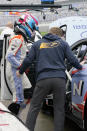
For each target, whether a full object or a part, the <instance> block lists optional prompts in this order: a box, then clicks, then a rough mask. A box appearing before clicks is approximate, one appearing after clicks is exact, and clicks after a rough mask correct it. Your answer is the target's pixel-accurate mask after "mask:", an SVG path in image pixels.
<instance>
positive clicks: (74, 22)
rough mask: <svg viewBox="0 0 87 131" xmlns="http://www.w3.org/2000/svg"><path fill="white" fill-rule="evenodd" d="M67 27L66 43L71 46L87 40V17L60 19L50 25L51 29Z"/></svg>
mask: <svg viewBox="0 0 87 131" xmlns="http://www.w3.org/2000/svg"><path fill="white" fill-rule="evenodd" d="M63 25H65V26H66V41H67V42H68V44H69V45H70V46H71V45H72V44H74V43H75V42H77V41H79V40H81V39H84V38H87V17H84V16H71V17H65V18H60V19H58V20H56V21H54V22H52V23H51V24H50V25H49V28H51V27H61V26H63Z"/></svg>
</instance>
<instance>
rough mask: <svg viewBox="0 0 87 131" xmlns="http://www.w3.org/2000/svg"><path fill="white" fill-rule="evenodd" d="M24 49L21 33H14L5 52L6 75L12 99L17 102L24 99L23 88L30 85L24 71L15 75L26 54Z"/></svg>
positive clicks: (25, 48) (24, 44)
mask: <svg viewBox="0 0 87 131" xmlns="http://www.w3.org/2000/svg"><path fill="white" fill-rule="evenodd" d="M26 50H27V46H26V43H25V42H24V38H23V37H22V35H15V36H13V37H12V38H11V39H10V41H9V48H8V50H7V53H6V60H7V64H6V75H7V76H6V77H7V80H8V82H9V85H10V89H11V91H12V94H13V101H14V102H17V103H18V104H20V103H21V102H23V101H24V94H23V88H29V87H30V86H31V84H30V82H29V79H28V78H27V76H26V74H25V73H24V74H23V75H22V76H21V77H17V76H16V71H17V70H18V69H19V68H20V66H21V63H22V61H23V59H24V57H25V56H26Z"/></svg>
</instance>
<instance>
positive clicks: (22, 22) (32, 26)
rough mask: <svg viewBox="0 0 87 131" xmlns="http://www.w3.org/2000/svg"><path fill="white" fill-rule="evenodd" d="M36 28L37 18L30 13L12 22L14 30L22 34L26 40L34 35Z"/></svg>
mask: <svg viewBox="0 0 87 131" xmlns="http://www.w3.org/2000/svg"><path fill="white" fill-rule="evenodd" d="M38 29H39V28H38V20H37V18H36V17H34V16H32V15H31V14H25V15H22V16H21V17H20V18H19V19H18V21H15V24H14V32H15V33H16V34H22V35H23V36H24V38H25V40H27V41H28V39H32V38H33V37H34V34H35V33H33V32H34V31H35V30H38Z"/></svg>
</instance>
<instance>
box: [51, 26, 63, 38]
mask: <svg viewBox="0 0 87 131" xmlns="http://www.w3.org/2000/svg"><path fill="white" fill-rule="evenodd" d="M49 33H51V34H54V35H58V36H59V37H62V36H63V35H64V32H63V30H62V29H61V28H59V27H52V28H51V29H50V30H49Z"/></svg>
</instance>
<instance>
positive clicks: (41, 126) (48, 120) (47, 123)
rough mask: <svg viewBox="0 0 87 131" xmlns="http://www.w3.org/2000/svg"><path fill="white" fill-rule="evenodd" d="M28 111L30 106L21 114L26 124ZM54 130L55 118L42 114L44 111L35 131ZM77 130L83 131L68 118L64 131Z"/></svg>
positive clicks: (39, 116) (38, 119)
mask: <svg viewBox="0 0 87 131" xmlns="http://www.w3.org/2000/svg"><path fill="white" fill-rule="evenodd" d="M28 109H29V105H28V106H27V108H26V109H25V110H23V111H22V112H21V114H20V116H19V117H20V118H21V119H22V120H23V121H24V122H25V121H26V116H27V112H28ZM53 129H54V125H53V116H51V115H49V114H45V113H42V111H40V113H39V115H38V118H37V122H36V127H35V131H53ZM77 130H79V131H82V130H81V129H80V128H79V127H78V126H77V125H76V124H75V123H74V122H72V121H71V120H69V119H67V118H66V119H65V128H64V131H77Z"/></svg>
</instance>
